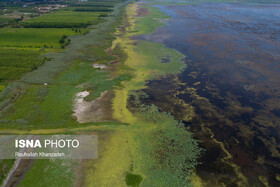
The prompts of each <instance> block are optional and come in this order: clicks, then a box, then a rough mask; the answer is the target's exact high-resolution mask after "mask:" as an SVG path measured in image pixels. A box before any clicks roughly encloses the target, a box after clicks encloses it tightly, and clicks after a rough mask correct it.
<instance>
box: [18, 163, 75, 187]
mask: <svg viewBox="0 0 280 187" xmlns="http://www.w3.org/2000/svg"><path fill="white" fill-rule="evenodd" d="M76 165H77V164H76V163H75V162H74V161H72V160H59V159H58V160H55V159H54V160H36V161H35V162H34V165H33V166H32V167H31V168H30V169H29V170H28V172H27V173H26V175H25V176H24V178H23V180H22V181H21V182H20V184H19V185H18V186H19V187H26V186H41V187H50V186H67V187H71V186H74V182H75V179H76V177H75V168H76Z"/></svg>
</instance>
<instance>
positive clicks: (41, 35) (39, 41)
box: [0, 28, 80, 48]
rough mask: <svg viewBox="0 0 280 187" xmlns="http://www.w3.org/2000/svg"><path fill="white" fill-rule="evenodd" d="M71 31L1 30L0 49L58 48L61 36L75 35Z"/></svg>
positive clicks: (37, 29) (46, 29) (49, 29)
mask: <svg viewBox="0 0 280 187" xmlns="http://www.w3.org/2000/svg"><path fill="white" fill-rule="evenodd" d="M75 34H80V33H76V32H75V31H74V30H72V29H56V28H25V29H22V28H2V29H0V47H14V48H16V47H19V48H44V47H45V48H46V47H47V48H51V47H53V48H60V43H59V40H60V39H61V38H62V36H63V35H67V36H70V35H75Z"/></svg>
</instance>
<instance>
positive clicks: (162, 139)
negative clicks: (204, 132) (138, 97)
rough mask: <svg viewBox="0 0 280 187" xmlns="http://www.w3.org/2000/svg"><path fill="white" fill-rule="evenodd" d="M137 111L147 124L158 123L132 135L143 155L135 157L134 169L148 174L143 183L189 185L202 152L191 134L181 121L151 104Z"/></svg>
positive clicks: (147, 184) (148, 184)
mask: <svg viewBox="0 0 280 187" xmlns="http://www.w3.org/2000/svg"><path fill="white" fill-rule="evenodd" d="M136 115H137V116H139V117H140V118H141V119H142V120H143V122H145V123H146V124H147V125H149V124H156V125H157V126H156V128H154V129H152V130H150V129H147V131H145V133H141V134H140V135H138V136H137V137H136V138H135V140H136V141H137V142H138V143H139V145H140V146H139V148H138V151H139V152H140V153H141V155H142V156H141V157H139V158H138V157H136V158H135V162H134V171H136V172H141V173H145V176H148V177H147V178H145V179H144V180H143V182H142V183H143V184H142V185H143V186H192V184H191V176H192V172H193V170H194V169H195V167H196V165H197V164H198V163H197V158H198V156H199V155H200V152H201V149H200V148H199V146H198V142H197V141H196V140H195V139H193V138H192V134H191V133H190V132H188V131H187V130H186V129H185V128H184V124H182V123H180V122H178V121H176V120H175V119H174V117H173V116H172V115H170V114H169V113H166V112H160V111H159V110H158V108H157V107H156V106H154V105H151V106H142V108H140V110H139V112H137V113H136ZM140 125H141V124H140ZM144 158H145V159H144Z"/></svg>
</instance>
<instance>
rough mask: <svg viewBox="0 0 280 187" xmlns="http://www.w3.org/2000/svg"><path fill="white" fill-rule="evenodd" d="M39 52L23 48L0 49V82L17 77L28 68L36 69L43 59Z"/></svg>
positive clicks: (28, 69)
mask: <svg viewBox="0 0 280 187" xmlns="http://www.w3.org/2000/svg"><path fill="white" fill-rule="evenodd" d="M39 55H40V52H36V51H23V50H3V49H2V50H0V57H1V58H0V82H3V81H11V80H17V79H19V78H20V77H21V76H22V75H23V74H25V73H27V72H29V71H30V70H35V69H37V68H38V67H39V66H40V65H41V64H43V63H44V61H45V59H42V58H38V57H39Z"/></svg>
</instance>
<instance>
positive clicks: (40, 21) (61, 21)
mask: <svg viewBox="0 0 280 187" xmlns="http://www.w3.org/2000/svg"><path fill="white" fill-rule="evenodd" d="M100 14H104V13H102V12H79V11H57V12H53V13H49V14H45V15H42V16H40V17H36V18H33V19H30V20H26V21H24V22H22V23H21V25H23V26H24V27H35V28H72V27H85V26H88V25H92V24H96V23H98V22H100V21H101V19H100V18H99V16H100Z"/></svg>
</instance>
